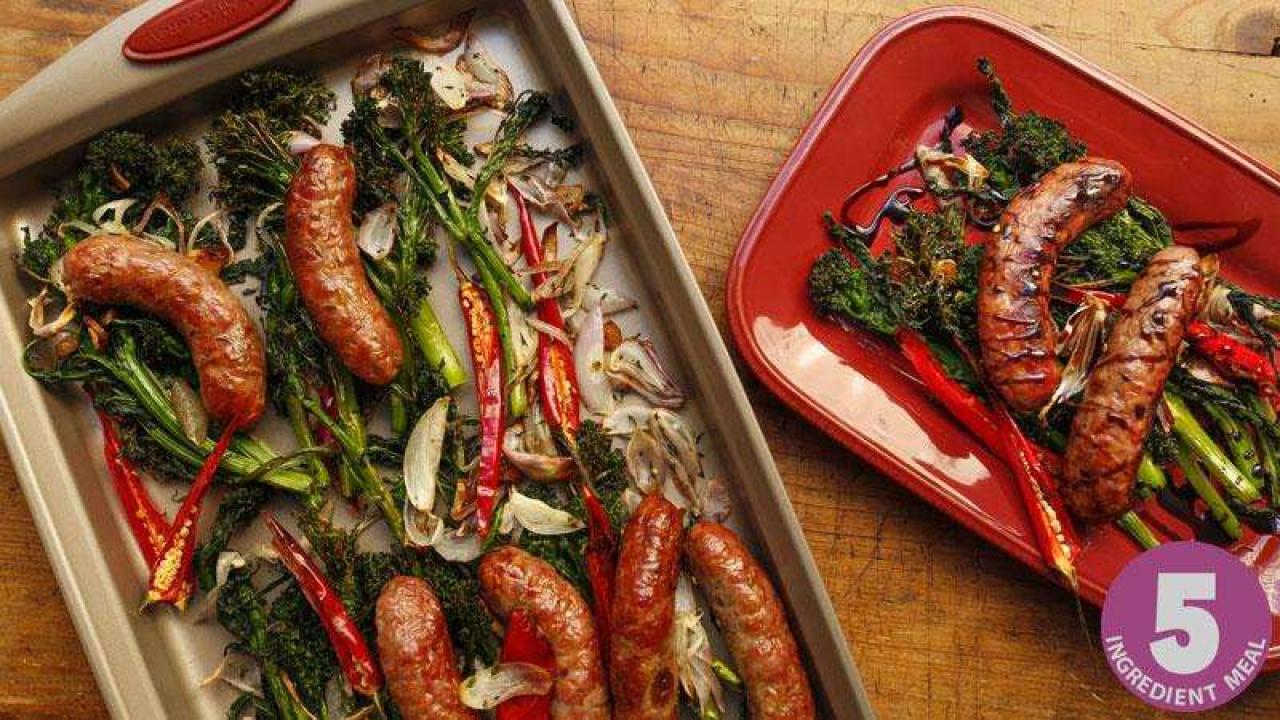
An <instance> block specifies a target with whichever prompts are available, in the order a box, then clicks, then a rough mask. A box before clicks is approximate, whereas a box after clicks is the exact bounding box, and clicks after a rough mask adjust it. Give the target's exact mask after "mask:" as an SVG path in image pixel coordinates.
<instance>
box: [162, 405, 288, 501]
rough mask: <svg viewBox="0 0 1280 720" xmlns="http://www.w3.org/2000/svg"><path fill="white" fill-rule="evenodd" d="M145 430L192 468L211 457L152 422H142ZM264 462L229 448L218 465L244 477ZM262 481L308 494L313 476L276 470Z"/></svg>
mask: <svg viewBox="0 0 1280 720" xmlns="http://www.w3.org/2000/svg"><path fill="white" fill-rule="evenodd" d="M142 429H143V431H144V432H146V434H147V437H149V438H151V440H152V441H153V442H155V443H156V444H157V445H159V446H160V447H162V448H164V449H165V450H166V451H167V452H168V453H169V454H171V455H173V456H174V457H176V458H177V459H179V460H181V461H182V462H184V463H186V464H187V465H190V466H191V467H193V468H198V467H200V466H201V465H203V464H204V461H205V458H206V457H207V456H208V452H206V451H203V450H198V449H196V448H194V447H193V446H192V445H191V443H190V442H188V441H186V440H185V439H179V438H178V437H175V436H173V435H171V434H170V433H168V432H166V431H165V430H164V429H163V428H160V427H157V426H155V425H152V424H150V423H142ZM263 464H264V463H262V462H259V461H257V460H255V459H254V458H250V457H246V456H244V455H243V454H239V453H232V452H231V451H228V452H227V453H226V454H225V455H223V456H222V462H220V463H219V464H218V467H219V468H220V469H222V470H225V471H227V472H229V473H231V474H232V475H235V476H237V477H245V476H249V475H252V474H254V473H255V472H257V471H258V470H259V469H260V468H261V467H262V465H263ZM260 480H261V482H262V483H264V484H266V485H270V486H272V487H276V488H279V489H281V490H285V491H288V492H291V493H294V494H305V493H307V492H309V491H310V490H311V478H310V477H309V476H307V475H306V474H304V473H301V472H298V471H296V470H288V469H280V470H273V471H271V472H269V473H267V474H266V475H263V476H262V477H261V478H260Z"/></svg>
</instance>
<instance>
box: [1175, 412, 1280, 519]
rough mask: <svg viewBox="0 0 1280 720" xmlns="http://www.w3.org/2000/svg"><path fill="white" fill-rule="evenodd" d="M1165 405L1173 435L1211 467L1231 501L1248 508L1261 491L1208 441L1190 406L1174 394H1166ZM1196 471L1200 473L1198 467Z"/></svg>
mask: <svg viewBox="0 0 1280 720" xmlns="http://www.w3.org/2000/svg"><path fill="white" fill-rule="evenodd" d="M1164 401H1165V405H1166V406H1167V407H1168V408H1169V411H1170V414H1171V415H1172V416H1173V434H1174V435H1176V436H1177V437H1178V439H1179V440H1180V441H1181V444H1183V445H1185V447H1186V449H1188V450H1189V451H1191V452H1193V453H1194V454H1195V456H1196V457H1197V458H1198V459H1200V460H1202V461H1204V463H1205V464H1206V465H1208V466H1209V471H1210V472H1212V473H1213V475H1214V477H1216V478H1218V480H1219V481H1220V482H1221V483H1222V485H1223V487H1225V488H1226V489H1227V492H1229V493H1231V495H1232V497H1234V498H1235V499H1237V500H1239V501H1240V502H1242V503H1244V504H1246V505H1247V504H1249V503H1251V502H1253V501H1254V500H1257V499H1258V497H1259V495H1258V489H1257V488H1256V487H1254V486H1253V483H1252V482H1250V480H1249V478H1247V477H1245V475H1244V473H1242V472H1240V469H1239V468H1237V467H1236V466H1235V465H1234V464H1233V463H1232V462H1231V460H1230V459H1229V458H1228V457H1227V455H1226V453H1224V452H1223V451H1222V448H1220V447H1218V444H1217V443H1215V442H1214V441H1213V438H1211V437H1209V434H1208V433H1207V432H1205V430H1204V428H1203V427H1201V426H1200V423H1199V421H1197V420H1196V417H1195V415H1194V414H1192V412H1191V408H1189V407H1187V403H1186V402H1185V401H1184V400H1183V399H1182V398H1180V397H1178V396H1177V395H1175V394H1174V393H1171V392H1166V393H1165V394H1164ZM1197 470H1199V468H1198V467H1197ZM1184 472H1185V468H1184ZM1223 507H1226V506H1225V505H1224V506H1223Z"/></svg>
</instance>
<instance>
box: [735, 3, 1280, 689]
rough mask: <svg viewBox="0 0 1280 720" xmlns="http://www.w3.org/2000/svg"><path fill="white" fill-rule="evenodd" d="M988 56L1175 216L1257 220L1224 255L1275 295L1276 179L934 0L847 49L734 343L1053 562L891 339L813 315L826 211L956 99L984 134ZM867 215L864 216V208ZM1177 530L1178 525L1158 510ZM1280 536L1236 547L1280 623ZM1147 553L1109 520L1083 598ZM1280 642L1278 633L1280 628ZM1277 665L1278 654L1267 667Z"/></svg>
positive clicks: (1006, 480) (931, 489)
mask: <svg viewBox="0 0 1280 720" xmlns="http://www.w3.org/2000/svg"><path fill="white" fill-rule="evenodd" d="M978 57H988V58H990V59H991V60H992V61H993V62H994V63H995V66H996V69H997V71H998V72H999V73H1000V76H1001V78H1002V79H1003V80H1004V82H1005V85H1006V87H1007V88H1008V90H1009V93H1010V95H1011V96H1012V98H1013V101H1014V104H1015V109H1018V110H1026V109H1034V110H1036V111H1037V112H1040V113H1042V114H1045V115H1048V116H1051V117H1056V118H1058V119H1060V120H1062V121H1063V122H1065V123H1066V124H1067V126H1068V127H1069V128H1070V129H1071V131H1072V132H1073V133H1074V134H1076V135H1077V136H1079V137H1081V138H1082V139H1083V140H1084V141H1085V142H1086V143H1087V144H1088V146H1089V151H1090V153H1091V154H1094V155H1101V156H1103V157H1108V158H1114V159H1116V160H1119V161H1121V162H1123V163H1125V164H1126V165H1128V167H1129V168H1130V169H1131V170H1132V171H1133V174H1134V177H1135V182H1136V187H1135V191H1136V193H1137V194H1139V195H1141V196H1142V197H1145V198H1146V199H1148V200H1150V201H1151V202H1153V203H1155V204H1156V205H1157V206H1158V207H1159V208H1160V209H1161V210H1163V211H1164V212H1165V213H1166V214H1167V215H1168V217H1169V220H1170V221H1171V222H1172V223H1173V224H1174V225H1175V226H1177V225H1180V224H1188V223H1195V222H1202V221H1219V222H1220V221H1229V222H1240V223H1253V222H1256V223H1260V225H1259V229H1258V231H1257V233H1256V235H1254V239H1253V240H1252V241H1250V242H1248V243H1246V244H1244V245H1242V246H1240V247H1238V248H1236V249H1235V250H1233V251H1231V252H1229V253H1226V254H1225V255H1224V257H1223V261H1224V262H1223V265H1224V273H1223V274H1224V275H1226V276H1227V277H1229V278H1231V279H1232V280H1233V281H1235V282H1237V283H1240V284H1242V285H1244V286H1245V287H1247V288H1250V289H1253V290H1257V291H1263V292H1267V293H1268V294H1271V295H1277V294H1280V254H1277V253H1276V252H1275V251H1274V249H1273V248H1272V247H1271V246H1270V245H1271V239H1272V237H1274V236H1275V235H1276V233H1277V232H1278V231H1280V175H1278V174H1277V173H1276V172H1275V171H1273V170H1271V169H1269V168H1267V167H1265V166H1263V165H1262V164H1261V163H1260V162H1258V161H1257V160H1254V159H1253V158H1250V157H1248V156H1247V155H1245V154H1244V153H1242V152H1241V151H1239V150H1238V149H1236V148H1234V147H1232V146H1231V145H1230V144H1228V143H1226V142H1225V141H1223V140H1222V139H1220V138H1218V137H1216V136H1215V135H1213V134H1212V133H1210V132H1209V131H1207V130H1205V129H1204V128H1202V127H1200V126H1198V125H1196V124H1194V123H1192V122H1190V121H1188V120H1187V119H1185V118H1183V117H1181V116H1179V115H1178V114H1176V113H1175V112H1173V111H1172V110H1170V109H1169V108H1167V107H1165V106H1164V105H1162V104H1160V103H1159V102H1157V101H1155V100H1153V99H1151V98H1149V97H1147V96H1146V95H1143V94H1142V93H1141V92H1139V91H1138V90H1136V89H1135V88H1133V87H1131V86H1129V85H1128V84H1126V83H1125V82H1123V81H1121V80H1119V79H1118V78H1116V77H1114V76H1112V75H1110V74H1108V73H1106V72H1104V71H1102V70H1100V69H1099V68H1097V67H1095V66H1093V65H1091V64H1090V63H1088V62H1087V61H1085V60H1083V59H1082V58H1080V57H1078V56H1076V55H1075V54H1073V53H1071V52H1069V51H1068V50H1066V49H1064V48H1062V47H1059V46H1058V45H1056V44H1054V43H1053V42H1051V41H1049V40H1048V39H1046V38H1044V37H1042V36H1040V35H1038V34H1036V33H1035V32H1033V31H1031V30H1030V29H1028V28H1026V27H1023V26H1021V25H1018V24H1016V23H1014V22H1012V21H1010V20H1008V19H1006V18H1003V17H1001V16H999V15H995V14H993V13H990V12H986V11H981V10H975V9H968V8H965V9H959V8H942V9H935V10H926V11H923V12H919V13H915V14H912V15H908V16H906V17H904V18H902V19H900V20H898V21H896V22H894V23H892V24H891V25H889V26H888V27H886V28H885V29H884V30H883V31H881V32H880V33H879V34H878V35H876V36H875V37H874V38H873V39H872V40H871V42H869V43H868V44H867V45H866V47H864V48H863V49H862V51H861V52H860V53H859V54H858V56H857V57H856V58H854V60H853V62H852V63H851V64H850V65H849V68H848V69H847V70H846V71H845V73H844V75H843V76H841V78H840V80H839V81H838V82H837V83H836V85H835V86H834V87H833V88H832V89H831V91H830V93H829V94H828V96H827V98H826V100H825V101H824V102H823V104H822V107H821V109H819V110H818V114H817V116H816V117H815V118H814V119H813V122H812V124H810V126H809V128H808V129H807V130H806V131H805V133H804V135H803V136H802V137H801V138H800V140H799V142H798V143H797V144H796V147H795V149H794V151H793V152H792V154H791V157H790V158H789V159H788V160H787V163H786V165H785V166H784V167H783V168H782V171H781V172H780V173H779V175H778V178H777V179H776V180H775V181H774V183H773V186H772V187H771V188H770V189H769V192H768V194H767V195H766V196H765V199H764V202H763V203H761V205H760V209H759V210H758V211H757V212H756V215H755V217H754V218H753V219H752V221H751V224H750V226H749V227H748V228H747V231H746V234H745V236H744V237H743V239H742V242H741V244H740V245H739V246H738V250H737V254H736V256H735V257H734V261H733V264H732V266H731V268H730V273H729V292H728V306H729V307H728V311H729V318H730V324H731V327H732V329H733V335H734V339H735V341H736V342H737V345H738V348H739V350H740V351H741V352H742V354H743V356H744V357H745V358H746V360H747V362H748V363H749V364H750V366H751V368H752V369H753V370H754V372H755V373H756V375H758V376H759V377H760V379H761V380H762V381H764V383H765V384H766V385H767V386H768V387H769V388H770V389H771V390H772V391H773V392H774V393H775V394H777V395H778V396H779V397H781V398H782V399H783V400H784V401H785V402H786V403H787V404H788V405H790V406H791V407H792V408H793V409H795V410H796V411H798V412H799V413H801V414H802V415H804V416H805V417H806V418H808V419H809V420H810V421H811V422H813V423H814V424H815V425H817V426H818V427H820V428H821V429H822V430H824V431H825V432H827V433H828V434H829V435H830V436H831V437H832V438H834V439H835V440H837V441H839V442H840V443H841V444H843V445H844V446H845V447H847V448H849V449H850V450H853V451H854V452H856V453H858V454H859V455H861V456H863V457H864V458H866V459H867V460H868V461H870V462H871V463H873V464H874V465H875V466H876V467H877V468H878V469H879V470H881V471H882V472H884V473H885V474H886V475H888V476H889V477H891V478H893V479H894V480H896V481H897V482H899V483H901V484H902V485H904V486H906V487H907V488H909V489H911V490H912V491H913V492H915V493H916V494H917V495H919V496H920V497H922V498H924V499H925V500H926V501H928V502H929V503H931V504H933V505H935V506H937V507H938V508H940V509H941V510H943V511H944V512H946V513H947V514H948V515H950V516H951V517H953V518H955V519H956V520H958V521H959V522H960V523H962V524H963V525H965V526H966V527H968V528H969V529H971V530H973V531H974V532H976V533H978V534H979V535H981V536H982V537H984V538H986V539H987V540H989V541H990V542H992V543H994V544H996V545H997V546H999V547H1000V548H1002V549H1003V550H1004V551H1005V552H1008V553H1010V554H1011V555H1013V556H1014V557H1016V558H1018V559H1019V560H1021V561H1023V562H1025V563H1027V564H1028V565H1031V566H1032V567H1034V568H1036V569H1037V570H1040V571H1041V572H1046V573H1047V569H1046V567H1045V565H1044V563H1043V562H1042V560H1041V558H1040V555H1039V553H1038V552H1037V550H1036V546H1035V542H1034V539H1033V536H1032V534H1031V528H1030V525H1029V523H1028V520H1027V517H1026V514H1025V512H1024V510H1023V507H1022V504H1021V502H1020V501H1019V500H1018V495H1017V491H1016V489H1015V488H1014V485H1013V481H1012V478H1011V477H1010V476H1009V474H1008V472H1007V470H1006V469H1005V467H1004V466H1003V465H1002V464H1001V463H1000V461H999V460H997V459H996V458H995V457H994V456H992V455H991V454H990V453H988V452H987V451H986V450H985V449H984V448H982V447H981V446H980V445H979V444H978V442H977V440H976V439H975V438H974V437H973V436H971V435H970V434H969V433H968V432H967V431H965V430H964V428H962V427H961V426H959V425H958V424H956V422H955V421H954V420H952V418H951V417H950V416H949V415H948V414H947V413H946V411H944V410H943V409H942V408H941V407H940V406H938V405H936V404H935V403H933V402H932V401H931V400H930V398H929V396H928V394H927V393H926V391H925V390H924V388H923V387H922V386H921V385H920V384H919V383H918V382H917V381H916V380H915V379H914V377H913V376H912V375H910V374H909V372H908V370H907V369H906V365H905V361H903V360H902V359H901V358H900V357H899V356H898V354H897V352H896V351H895V349H894V348H893V347H892V345H891V344H889V343H886V342H884V341H882V340H880V339H878V338H876V337H872V336H871V335H869V334H866V333H863V332H861V331H857V330H854V331H846V330H843V329H841V328H839V327H836V326H835V325H834V324H833V323H830V322H827V321H824V320H822V319H820V318H818V317H817V316H816V315H815V314H814V312H813V310H812V308H811V307H810V305H809V302H808V297H807V295H806V290H805V279H806V277H807V274H808V270H809V267H810V265H811V264H812V262H813V259H814V258H815V257H816V256H817V255H818V254H819V253H821V252H822V251H823V250H825V249H827V248H828V247H830V246H831V245H830V240H829V239H828V237H827V235H826V233H825V232H824V230H823V227H822V223H821V216H822V213H823V212H824V211H826V210H833V211H834V210H837V209H838V207H839V205H840V202H841V200H842V199H843V197H844V195H845V194H846V193H847V192H848V191H849V190H850V189H852V188H853V187H855V186H857V185H860V184H861V183H863V182H865V181H867V180H869V179H871V178H872V177H875V176H876V175H879V174H880V173H881V172H883V171H885V170H887V169H888V168H891V167H893V166H895V165H898V164H900V163H901V162H902V161H904V160H906V159H908V158H909V157H911V155H912V152H913V151H914V149H915V147H916V144H917V143H918V142H926V143H932V142H934V139H935V138H936V134H937V130H938V127H939V126H940V124H941V118H942V117H943V115H944V114H945V113H946V111H947V110H948V109H949V108H951V107H952V106H955V105H959V106H960V107H961V108H962V109H963V110H964V113H965V118H966V119H967V121H968V122H969V123H970V124H972V125H974V126H976V127H978V128H985V127H991V126H993V125H994V124H995V118H994V116H993V115H992V113H991V110H990V106H989V96H988V93H987V86H986V83H985V81H984V80H983V78H982V77H981V76H980V75H979V74H978V73H977V71H976V70H975V61H976V59H977V58H978ZM862 214H865V213H862ZM1158 520H1160V521H1161V522H1163V523H1165V524H1166V526H1167V527H1171V528H1172V529H1174V530H1175V531H1177V533H1178V534H1180V535H1182V536H1184V537H1185V536H1189V532H1187V529H1186V528H1185V527H1182V526H1180V525H1178V524H1177V521H1174V520H1171V519H1169V518H1168V516H1165V515H1163V514H1160V517H1159V518H1158ZM1278 546H1280V541H1277V540H1276V539H1275V538H1271V537H1266V538H1258V537H1256V536H1249V537H1247V538H1246V542H1245V543H1243V544H1242V545H1241V546H1239V547H1237V548H1236V551H1237V552H1238V554H1240V555H1241V556H1242V557H1244V558H1245V559H1246V561H1247V562H1250V563H1252V564H1254V565H1255V566H1256V567H1257V569H1258V572H1259V576H1260V577H1261V578H1262V582H1263V586H1264V588H1265V589H1266V590H1267V594H1268V597H1269V598H1270V599H1271V603H1272V612H1273V614H1274V615H1280V553H1277V552H1276V550H1277V548H1278ZM1137 552H1138V549H1137V547H1136V546H1135V545H1134V544H1133V543H1132V542H1131V541H1130V540H1129V539H1128V538H1127V537H1126V536H1125V535H1123V534H1122V533H1121V532H1120V531H1119V530H1116V529H1114V528H1111V527H1104V528H1096V529H1093V530H1091V531H1090V532H1089V533H1088V535H1087V537H1086V550H1085V552H1084V554H1083V555H1082V556H1081V558H1080V564H1079V570H1080V592H1081V595H1082V596H1083V597H1084V598H1085V599H1086V600H1088V601H1090V602H1092V603H1095V604H1099V603H1101V601H1102V598H1103V597H1104V596H1105V594H1106V589H1107V587H1108V585H1110V583H1111V580H1112V578H1114V577H1115V575H1116V573H1118V572H1119V570H1120V568H1121V567H1123V566H1124V564H1125V563H1126V562H1127V561H1128V560H1129V559H1130V558H1132V557H1133V556H1134V555H1136V554H1137ZM1276 635H1277V636H1278V637H1280V628H1278V631H1277V633H1276ZM1278 660H1280V647H1273V648H1272V650H1271V653H1270V664H1271V665H1276V664H1277V661H1278Z"/></svg>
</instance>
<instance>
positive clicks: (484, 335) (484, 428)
mask: <svg viewBox="0 0 1280 720" xmlns="http://www.w3.org/2000/svg"><path fill="white" fill-rule="evenodd" d="M458 296H459V298H460V299H461V301H462V315H463V317H464V319H465V320H466V323H467V340H468V343H469V344H470V347H471V364H472V369H473V371H474V372H473V375H474V376H475V382H476V400H477V401H478V403H479V406H480V462H479V463H478V464H477V465H476V469H475V475H474V476H473V477H474V479H475V492H476V530H477V531H478V532H479V534H480V537H487V536H488V534H489V526H490V524H491V523H492V520H493V511H494V505H495V504H496V503H497V498H498V491H499V489H500V488H501V487H502V434H503V427H502V416H503V413H504V406H503V403H504V399H503V396H504V395H505V393H504V392H503V389H502V349H501V346H500V344H499V342H500V341H499V339H498V318H497V316H496V315H495V314H494V312H493V308H492V307H491V306H490V305H489V300H488V298H487V297H486V296H485V294H484V291H483V290H481V289H480V286H478V285H476V284H475V283H473V282H471V281H470V280H466V279H465V278H463V279H461V280H460V282H459V286H458Z"/></svg>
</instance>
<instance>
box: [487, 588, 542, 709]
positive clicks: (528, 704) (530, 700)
mask: <svg viewBox="0 0 1280 720" xmlns="http://www.w3.org/2000/svg"><path fill="white" fill-rule="evenodd" d="M499 659H500V660H501V661H502V662H523V663H530V664H532V665H537V666H538V667H540V668H543V669H544V670H547V671H549V672H551V673H555V671H556V656H555V653H554V652H552V650H551V643H549V642H547V639H546V638H544V637H543V636H542V633H540V632H538V628H537V627H536V626H535V625H534V624H533V619H532V618H531V617H530V616H529V613H527V612H525V611H524V610H521V609H519V608H516V609H515V610H513V611H511V614H510V615H509V616H508V617H507V634H506V636H505V637H503V638H502V654H501V655H500V656H499ZM550 718H551V695H550V694H547V695H522V696H520V697H514V698H511V699H510V700H507V701H506V702H504V703H502V704H501V705H499V706H498V717H497V720H550Z"/></svg>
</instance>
